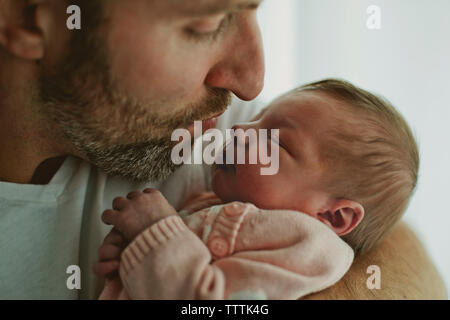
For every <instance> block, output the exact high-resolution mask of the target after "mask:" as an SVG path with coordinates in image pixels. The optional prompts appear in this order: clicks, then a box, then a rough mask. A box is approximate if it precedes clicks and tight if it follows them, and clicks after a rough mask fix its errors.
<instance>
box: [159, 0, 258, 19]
mask: <svg viewBox="0 0 450 320" xmlns="http://www.w3.org/2000/svg"><path fill="white" fill-rule="evenodd" d="M164 1H167V0H164ZM262 1H263V0H169V2H171V3H172V4H173V7H174V8H175V7H176V8H177V9H178V10H180V11H182V12H183V13H185V14H192V15H208V14H217V13H222V12H227V11H232V10H241V9H256V8H257V7H258V6H259V5H260V4H261V2H262Z"/></svg>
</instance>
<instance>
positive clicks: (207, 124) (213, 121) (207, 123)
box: [188, 111, 225, 133]
mask: <svg viewBox="0 0 450 320" xmlns="http://www.w3.org/2000/svg"><path fill="white" fill-rule="evenodd" d="M224 112H225V111H222V112H220V113H217V114H216V115H214V116H212V117H211V118H209V119H205V120H198V121H202V133H205V131H207V130H209V129H213V128H215V127H216V126H217V121H218V118H219V117H220V116H221V115H222V114H224ZM188 130H189V132H191V133H193V132H194V124H193V125H191V126H189V128H188Z"/></svg>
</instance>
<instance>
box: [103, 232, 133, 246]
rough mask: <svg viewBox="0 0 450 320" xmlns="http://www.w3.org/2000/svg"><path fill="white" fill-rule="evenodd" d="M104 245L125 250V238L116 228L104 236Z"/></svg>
mask: <svg viewBox="0 0 450 320" xmlns="http://www.w3.org/2000/svg"><path fill="white" fill-rule="evenodd" d="M106 244H111V245H115V246H117V247H120V248H122V249H123V248H125V246H126V245H127V243H126V240H125V237H124V236H123V234H122V233H121V232H120V231H119V230H117V229H116V228H113V229H112V230H111V231H110V232H109V233H108V234H107V235H106V237H105V239H104V240H103V245H106Z"/></svg>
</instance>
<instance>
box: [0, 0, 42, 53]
mask: <svg viewBox="0 0 450 320" xmlns="http://www.w3.org/2000/svg"><path fill="white" fill-rule="evenodd" d="M37 3H40V1H38V0H27V1H24V0H17V1H13V2H11V4H10V5H8V6H5V7H2V10H3V11H4V12H1V13H0V46H2V47H3V48H4V50H6V51H7V52H9V53H10V54H12V55H14V56H16V57H19V58H22V59H26V60H39V59H42V57H43V56H44V51H45V43H44V37H43V34H42V33H41V32H40V30H39V29H38V28H36V8H37ZM7 11H12V12H7Z"/></svg>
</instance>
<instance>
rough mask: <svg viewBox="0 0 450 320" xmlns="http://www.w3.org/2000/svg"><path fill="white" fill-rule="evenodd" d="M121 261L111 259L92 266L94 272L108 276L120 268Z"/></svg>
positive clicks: (104, 276) (101, 276)
mask: <svg viewBox="0 0 450 320" xmlns="http://www.w3.org/2000/svg"><path fill="white" fill-rule="evenodd" d="M119 266H120V262H119V261H117V260H111V261H106V262H97V263H96V264H94V267H93V268H92V269H93V271H94V274H95V275H96V276H97V277H100V278H106V277H107V276H108V275H109V274H111V273H113V272H115V271H117V270H118V269H119Z"/></svg>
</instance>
